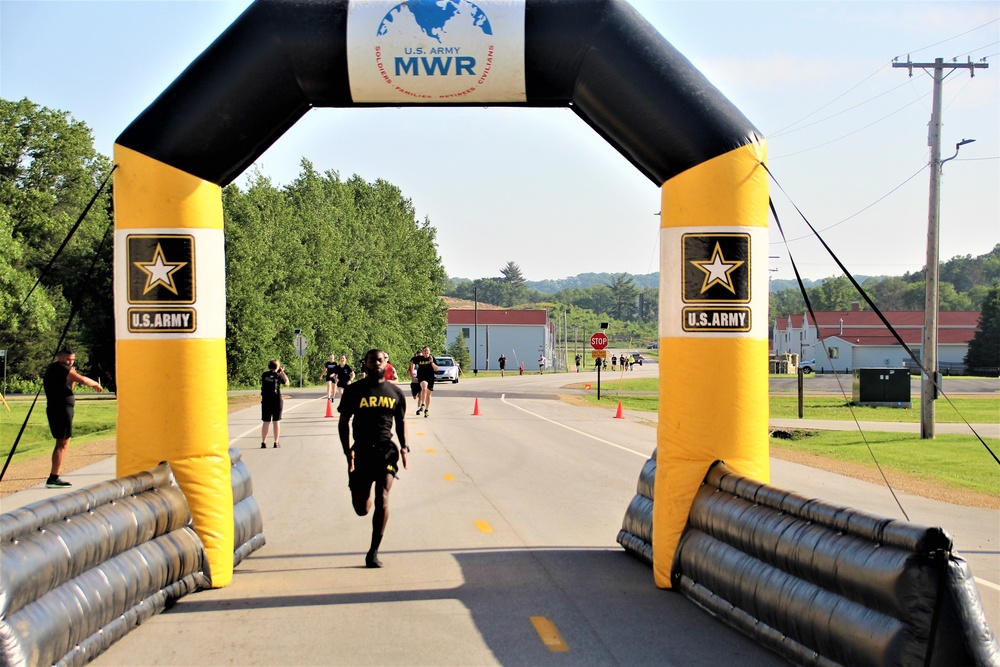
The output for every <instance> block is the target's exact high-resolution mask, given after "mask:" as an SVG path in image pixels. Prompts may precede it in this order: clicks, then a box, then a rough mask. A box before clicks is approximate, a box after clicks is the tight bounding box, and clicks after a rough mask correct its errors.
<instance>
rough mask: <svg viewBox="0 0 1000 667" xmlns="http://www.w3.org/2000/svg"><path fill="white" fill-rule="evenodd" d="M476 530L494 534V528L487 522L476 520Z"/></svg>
mask: <svg viewBox="0 0 1000 667" xmlns="http://www.w3.org/2000/svg"><path fill="white" fill-rule="evenodd" d="M476 528H478V529H479V532H481V533H492V532H493V526H491V525H490V524H489V523H487V522H486V521H483V520H482V519H476Z"/></svg>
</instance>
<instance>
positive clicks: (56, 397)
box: [42, 347, 104, 489]
mask: <svg viewBox="0 0 1000 667" xmlns="http://www.w3.org/2000/svg"><path fill="white" fill-rule="evenodd" d="M74 363H76V353H75V352H73V350H71V349H70V348H68V347H64V348H63V349H62V350H60V351H59V353H58V354H56V360H55V361H54V362H53V363H51V364H49V367H48V368H46V369H45V375H43V376H42V386H43V387H44V388H45V416H46V417H48V419H49V432H50V433H52V437H53V438H55V439H56V446H55V447H54V448H53V449H52V468H50V471H49V478H48V479H47V480H45V487H46V488H48V489H65V488H67V487H70V486H73V485H72V484H70V483H69V482H67V481H66V480H64V479H62V478H61V477H59V470H60V469H61V468H62V462H63V457H64V456H65V455H66V449H68V448H69V440H70V438H71V437H73V413H74V411H75V408H76V396H74V395H73V387H74V386H75V385H76V383H77V382H79V383H80V384H85V385H87V386H88V387H92V388H93V389H94V391H96V392H97V393H101V392H102V391H104V389H103V388H102V387H101V384H100V383H99V382H94V381H93V380H91V379H90V378H88V377H84V376H82V375H80V374H79V373H77V372H76V371H75V370H73V364H74Z"/></svg>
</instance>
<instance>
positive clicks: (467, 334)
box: [462, 327, 470, 338]
mask: <svg viewBox="0 0 1000 667" xmlns="http://www.w3.org/2000/svg"><path fill="white" fill-rule="evenodd" d="M462 335H463V336H465V337H466V338H468V337H469V335H470V334H469V327H462Z"/></svg>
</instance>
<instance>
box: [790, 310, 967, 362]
mask: <svg viewBox="0 0 1000 667" xmlns="http://www.w3.org/2000/svg"><path fill="white" fill-rule="evenodd" d="M882 314H883V315H884V316H885V318H886V320H888V321H889V323H890V324H891V325H892V327H893V328H894V329H895V330H896V332H897V333H898V334H899V337H900V338H902V339H903V342H904V343H906V345H907V346H908V347H909V348H910V349H912V350H913V352H914V353H915V354H916V355H917V358H918V359H922V358H923V354H922V350H923V336H924V313H923V311H917V310H912V311H911V310H897V311H889V312H885V311H883V313H882ZM816 320H817V322H813V321H812V318H810V317H809V315H808V314H804V315H789V316H788V317H782V318H778V319H777V320H775V322H774V329H773V331H772V344H773V346H774V353H775V354H783V353H786V352H790V353H793V354H798V355H800V357H799V359H800V361H805V360H808V359H815V360H816V371H817V372H820V373H822V372H826V373H830V372H832V371H833V370H834V369H836V370H837V371H838V372H841V373H843V372H847V371H852V370H854V369H855V368H904V367H908V366H912V365H913V362H912V361H911V360H910V356H909V355H908V354H907V353H906V350H904V349H903V346H902V345H900V344H899V342H898V341H897V340H896V338H895V337H894V336H893V335H892V333H890V331H889V330H888V329H887V328H886V326H885V325H884V324H883V323H882V320H880V319H879V317H878V315H876V314H875V312H874V311H870V310H861V309H860V308H859V306H858V303H857V302H855V303H853V304H851V309H850V310H846V311H818V312H817V313H816ZM978 324H979V312H978V311H941V312H940V313H938V368H940V369H941V370H942V371H947V370H962V369H964V367H965V364H964V362H963V360H964V358H965V354H966V352H968V350H969V341H970V340H972V338H973V336H975V334H976V328H977V326H978ZM821 342H823V343H825V345H826V349H825V350H824V346H823V345H822V344H821Z"/></svg>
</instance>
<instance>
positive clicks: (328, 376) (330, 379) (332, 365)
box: [320, 354, 337, 401]
mask: <svg viewBox="0 0 1000 667" xmlns="http://www.w3.org/2000/svg"><path fill="white" fill-rule="evenodd" d="M336 359H337V357H336V356H335V355H333V354H331V355H330V361H328V362H326V363H325V364H323V372H322V373H320V378H321V379H323V380H325V381H326V398H327V400H330V401H332V400H333V388H334V387H336V386H337V362H336Z"/></svg>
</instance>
